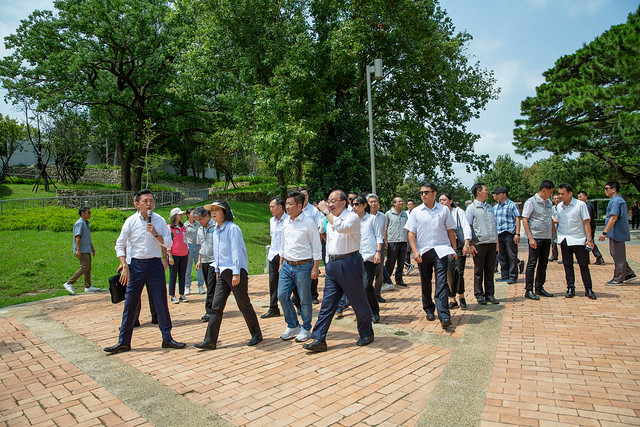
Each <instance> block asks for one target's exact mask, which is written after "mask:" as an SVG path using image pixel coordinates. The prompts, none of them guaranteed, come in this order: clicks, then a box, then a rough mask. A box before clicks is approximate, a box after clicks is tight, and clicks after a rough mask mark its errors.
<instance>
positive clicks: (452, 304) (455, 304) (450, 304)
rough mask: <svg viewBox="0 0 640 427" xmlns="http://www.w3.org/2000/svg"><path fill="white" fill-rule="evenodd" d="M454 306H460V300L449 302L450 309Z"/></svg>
mask: <svg viewBox="0 0 640 427" xmlns="http://www.w3.org/2000/svg"><path fill="white" fill-rule="evenodd" d="M454 308H458V302H457V301H451V302H450V303H449V310H451V309H454Z"/></svg>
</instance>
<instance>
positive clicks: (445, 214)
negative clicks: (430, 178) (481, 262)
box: [405, 182, 456, 329]
mask: <svg viewBox="0 0 640 427" xmlns="http://www.w3.org/2000/svg"><path fill="white" fill-rule="evenodd" d="M436 196H437V192H436V186H435V184H433V183H431V182H429V183H425V184H422V185H421V186H420V198H421V199H422V204H421V205H420V206H418V207H416V208H415V209H414V210H413V211H412V212H411V215H409V219H408V220H407V223H406V224H405V228H406V229H407V230H408V231H409V245H411V250H412V251H413V258H414V259H415V260H416V263H418V269H419V270H420V283H421V285H422V308H423V310H424V311H425V313H427V320H428V321H433V320H435V315H434V313H433V312H434V310H435V309H436V308H437V309H438V318H439V319H440V325H441V326H442V329H446V328H447V327H449V326H451V314H450V312H449V304H448V300H449V287H448V285H447V268H448V266H449V262H450V259H451V261H453V260H455V259H456V251H455V249H454V248H455V247H456V233H455V231H454V230H455V228H456V223H455V221H454V220H453V217H452V216H451V212H450V211H449V208H447V207H445V206H443V205H441V204H440V203H437V202H436ZM434 270H435V278H436V289H435V304H434V302H433V299H432V298H431V292H432V287H431V278H432V276H433V274H434Z"/></svg>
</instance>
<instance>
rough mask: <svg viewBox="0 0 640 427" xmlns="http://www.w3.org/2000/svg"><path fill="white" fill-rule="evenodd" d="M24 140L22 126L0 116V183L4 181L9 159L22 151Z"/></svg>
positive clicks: (13, 120)
mask: <svg viewBox="0 0 640 427" xmlns="http://www.w3.org/2000/svg"><path fill="white" fill-rule="evenodd" d="M24 139H25V130H24V126H23V125H22V124H21V123H19V122H18V121H17V120H15V119H12V118H10V117H8V116H7V117H3V116H2V114H0V182H4V181H5V178H6V174H7V167H8V166H9V162H10V161H11V157H13V155H14V154H15V153H16V152H17V151H20V150H22V142H23V141H24Z"/></svg>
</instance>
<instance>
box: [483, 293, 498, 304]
mask: <svg viewBox="0 0 640 427" xmlns="http://www.w3.org/2000/svg"><path fill="white" fill-rule="evenodd" d="M486 298H487V301H489V302H490V303H491V304H500V301H498V300H497V299H496V298H495V297H494V296H493V295H489V296H487V297H486Z"/></svg>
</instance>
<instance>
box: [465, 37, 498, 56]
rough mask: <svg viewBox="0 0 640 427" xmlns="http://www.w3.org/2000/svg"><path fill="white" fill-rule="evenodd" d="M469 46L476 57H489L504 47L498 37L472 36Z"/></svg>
mask: <svg viewBox="0 0 640 427" xmlns="http://www.w3.org/2000/svg"><path fill="white" fill-rule="evenodd" d="M469 47H470V49H471V51H472V52H473V53H474V54H475V55H476V57H478V58H487V57H490V56H491V55H492V54H494V53H495V52H498V51H499V50H500V49H502V48H503V47H504V42H503V41H502V40H499V39H495V38H489V37H478V38H474V39H473V40H472V41H471V42H470V43H469Z"/></svg>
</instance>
